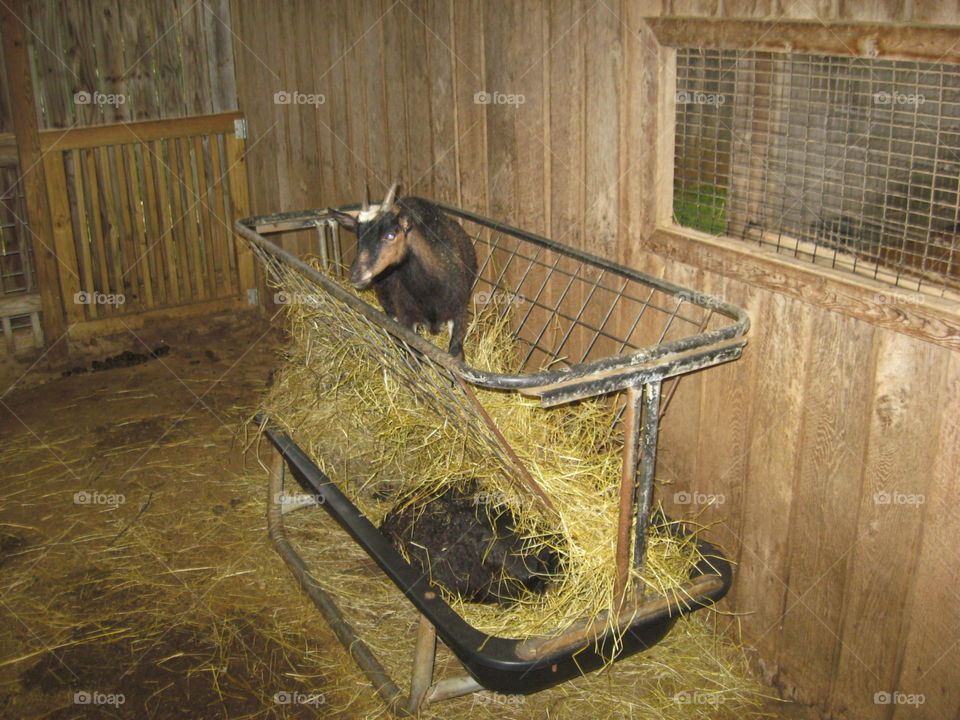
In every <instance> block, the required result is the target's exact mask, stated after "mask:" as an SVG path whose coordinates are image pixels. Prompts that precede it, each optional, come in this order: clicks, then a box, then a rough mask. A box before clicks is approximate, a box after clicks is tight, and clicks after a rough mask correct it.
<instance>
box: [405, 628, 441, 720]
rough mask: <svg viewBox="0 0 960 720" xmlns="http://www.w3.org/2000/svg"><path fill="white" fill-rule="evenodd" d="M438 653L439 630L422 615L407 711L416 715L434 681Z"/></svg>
mask: <svg viewBox="0 0 960 720" xmlns="http://www.w3.org/2000/svg"><path fill="white" fill-rule="evenodd" d="M436 654H437V630H436V628H435V627H433V624H432V623H431V622H430V621H429V620H427V618H426V616H425V615H421V616H420V624H419V625H418V626H417V645H416V647H415V648H414V650H413V676H412V677H411V678H410V698H409V699H408V700H407V712H408V713H410V714H411V715H416V714H417V711H418V710H419V709H420V706H421V705H422V704H423V699H424V697H426V694H427V690H429V689H430V683H431V682H432V681H433V662H434V659H435V658H436Z"/></svg>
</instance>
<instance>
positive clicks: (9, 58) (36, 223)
mask: <svg viewBox="0 0 960 720" xmlns="http://www.w3.org/2000/svg"><path fill="white" fill-rule="evenodd" d="M23 16H24V3H23V1H22V0H16V1H14V2H10V3H5V4H4V5H3V8H2V10H0V27H2V29H3V59H4V66H5V68H6V77H7V92H8V94H9V102H10V105H11V108H12V111H13V127H14V134H15V135H16V139H17V151H18V153H19V155H20V167H21V168H23V170H24V172H25V175H24V177H23V192H24V196H25V199H26V206H27V218H28V219H29V222H30V225H31V228H30V229H31V230H32V232H33V237H34V239H35V240H34V243H33V246H34V247H33V253H34V258H35V261H36V264H37V281H38V283H39V285H40V296H41V297H40V301H41V307H42V309H43V326H44V333H45V335H46V337H47V340H48V341H51V342H52V341H55V340H56V339H58V338H59V337H60V335H61V333H62V332H63V331H64V329H65V327H66V325H65V322H64V299H63V297H62V296H61V294H60V285H59V283H58V282H57V266H56V262H57V261H56V256H55V254H54V251H53V248H54V237H53V228H52V227H51V223H50V213H49V210H48V208H49V200H48V198H47V183H46V179H45V177H44V172H43V163H42V162H41V153H40V136H39V133H38V128H37V113H36V109H35V104H34V95H33V82H32V80H31V75H30V61H29V58H28V56H27V38H26V34H25V32H26V31H25V29H24V26H23V23H22V22H20V18H22V17H23ZM71 300H72V298H71Z"/></svg>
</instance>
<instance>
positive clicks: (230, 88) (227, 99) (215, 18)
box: [199, 0, 311, 113]
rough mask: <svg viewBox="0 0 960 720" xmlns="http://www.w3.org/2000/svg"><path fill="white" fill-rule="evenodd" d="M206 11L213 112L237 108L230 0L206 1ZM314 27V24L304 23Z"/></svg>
mask: <svg viewBox="0 0 960 720" xmlns="http://www.w3.org/2000/svg"><path fill="white" fill-rule="evenodd" d="M199 7H201V8H202V9H203V21H204V39H205V45H206V66H207V72H208V74H209V80H208V82H209V87H210V102H211V110H210V112H215V113H220V112H227V111H230V110H236V109H237V83H236V77H237V75H236V72H235V70H234V61H233V48H232V47H231V44H230V38H231V23H232V18H231V15H230V0H205V2H203V3H202V4H201V5H200V6H199ZM305 24H306V25H311V23H305Z"/></svg>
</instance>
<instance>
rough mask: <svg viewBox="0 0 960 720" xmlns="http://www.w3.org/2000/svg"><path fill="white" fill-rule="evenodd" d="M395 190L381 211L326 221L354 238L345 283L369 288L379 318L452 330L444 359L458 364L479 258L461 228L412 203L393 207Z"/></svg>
mask: <svg viewBox="0 0 960 720" xmlns="http://www.w3.org/2000/svg"><path fill="white" fill-rule="evenodd" d="M396 191H397V183H394V184H393V186H392V187H391V188H390V190H389V191H387V195H386V197H385V198H384V200H383V202H382V203H381V204H380V205H379V206H373V207H371V206H370V204H369V202H368V201H365V202H364V205H363V208H362V209H361V210H354V211H351V212H341V211H339V210H331V215H332V216H333V217H334V218H335V219H336V220H337V222H339V223H340V224H341V225H342V226H343V227H345V228H346V229H348V230H350V231H351V232H354V233H356V234H357V256H356V258H355V259H354V261H353V264H352V265H351V266H350V283H351V284H352V285H353V286H354V287H357V288H361V289H362V288H366V287H369V286H370V285H373V289H374V292H376V294H377V299H378V300H379V301H380V305H381V306H383V310H384V312H385V313H386V314H387V315H389V316H390V317H391V318H393V319H394V320H396V321H397V322H399V323H401V324H402V325H406V326H408V327H410V328H412V329H413V330H414V332H416V331H417V329H419V328H420V327H426V328H427V329H428V330H429V331H430V332H431V333H433V334H436V333H438V332H440V328H441V326H442V325H443V324H444V323H446V324H447V325H448V327H449V329H450V348H449V352H450V354H451V355H453V356H455V357H460V358H462V357H463V338H464V336H465V335H466V332H467V314H468V310H469V304H470V293H471V290H472V289H473V281H474V279H475V278H476V274H477V256H476V253H475V252H474V249H473V244H472V243H471V242H470V238H469V237H468V236H467V233H466V232H464V230H463V228H462V227H461V226H460V224H459V223H457V222H455V221H454V220H452V219H450V218H449V217H447V216H446V215H445V214H444V213H443V212H441V210H440V208H438V207H437V206H436V205H434V204H433V203H431V202H429V201H427V200H424V199H422V198H417V197H406V198H403V199H401V200H396V201H395V199H394V198H395V195H396Z"/></svg>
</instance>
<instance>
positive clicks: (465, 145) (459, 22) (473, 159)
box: [451, 0, 489, 214]
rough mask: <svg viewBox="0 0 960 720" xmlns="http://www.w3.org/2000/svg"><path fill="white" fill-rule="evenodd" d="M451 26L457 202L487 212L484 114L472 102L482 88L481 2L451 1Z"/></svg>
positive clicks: (482, 18) (473, 209) (480, 108)
mask: <svg viewBox="0 0 960 720" xmlns="http://www.w3.org/2000/svg"><path fill="white" fill-rule="evenodd" d="M451 12H452V18H453V20H452V29H453V43H454V44H453V46H452V48H453V55H454V58H455V59H456V62H455V63H454V72H453V81H454V99H455V103H456V104H455V111H456V117H457V154H458V156H459V172H458V174H457V178H458V183H459V184H458V188H457V201H458V203H459V204H460V205H461V206H462V207H464V208H466V209H468V210H472V211H474V212H479V213H483V214H489V208H488V206H487V202H486V193H487V188H488V187H489V182H488V177H489V173H488V168H487V150H486V137H487V133H486V114H485V112H484V106H483V105H478V104H476V103H475V102H474V95H475V93H477V92H479V91H481V90H483V89H484V86H483V85H484V80H483V77H484V72H485V70H484V47H483V33H480V32H477V28H480V27H483V21H484V17H483V5H482V2H481V0H463V1H462V2H461V1H460V0H458V1H457V2H454V3H452V4H451Z"/></svg>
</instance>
